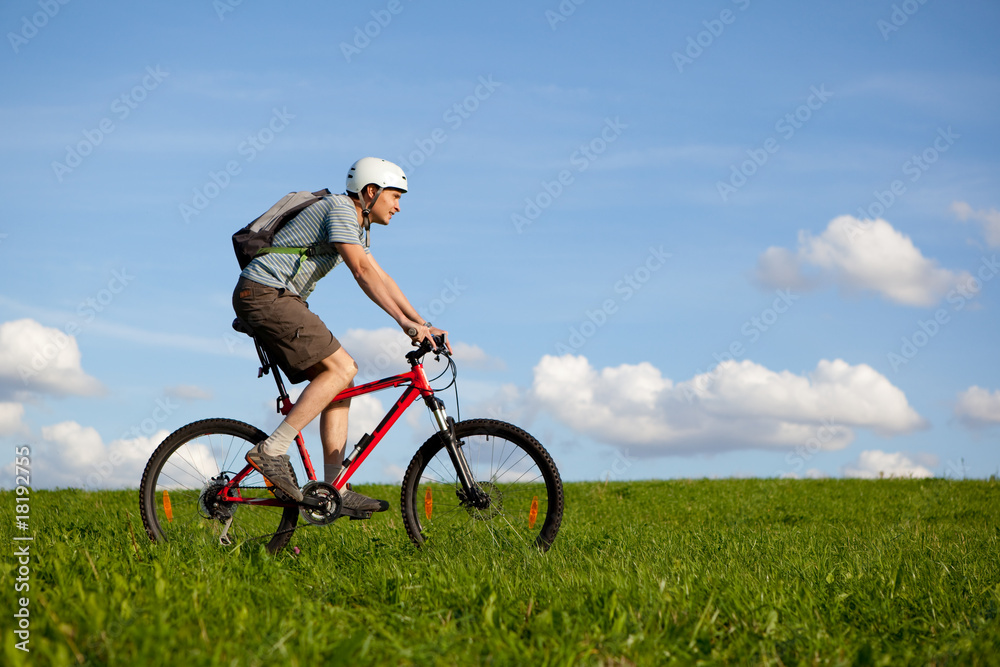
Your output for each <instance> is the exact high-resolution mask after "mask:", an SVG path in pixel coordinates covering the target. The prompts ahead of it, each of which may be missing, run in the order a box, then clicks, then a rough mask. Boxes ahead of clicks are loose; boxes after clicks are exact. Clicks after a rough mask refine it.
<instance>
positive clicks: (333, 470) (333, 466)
mask: <svg viewBox="0 0 1000 667" xmlns="http://www.w3.org/2000/svg"><path fill="white" fill-rule="evenodd" d="M343 469H344V466H342V465H340V464H339V463H324V464H323V478H324V479H325V480H326V483H327V484H333V482H334V480H336V479H337V475H339V474H340V471H341V470H343Z"/></svg>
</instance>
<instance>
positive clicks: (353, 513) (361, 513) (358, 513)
mask: <svg viewBox="0 0 1000 667" xmlns="http://www.w3.org/2000/svg"><path fill="white" fill-rule="evenodd" d="M374 513H375V510H356V509H351V508H350V507H344V508H342V509H341V510H340V515H341V516H348V517H350V518H351V521H361V520H364V519H370V518H372V514H374Z"/></svg>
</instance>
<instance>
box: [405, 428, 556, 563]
mask: <svg viewBox="0 0 1000 667" xmlns="http://www.w3.org/2000/svg"><path fill="white" fill-rule="evenodd" d="M455 435H456V437H457V439H458V441H459V443H460V446H461V449H462V451H463V452H464V454H465V458H466V459H467V460H468V463H469V467H470V468H471V470H472V474H473V479H474V480H475V481H476V483H477V484H478V485H479V488H480V489H481V490H482V491H483V492H484V493H485V494H486V495H487V496H488V497H489V502H488V503H487V504H486V506H485V507H479V508H477V507H474V506H473V504H472V503H471V502H469V501H468V500H467V499H466V498H465V492H464V490H463V489H462V485H461V482H460V481H459V479H458V475H457V474H456V472H455V466H454V464H453V463H452V460H451V457H450V455H449V454H448V450H447V448H446V447H445V440H444V438H443V437H442V436H441V435H440V434H436V435H434V436H433V437H431V438H430V439H429V440H427V442H425V443H424V444H423V445H422V446H421V447H420V449H419V450H418V451H417V453H416V454H414V456H413V459H412V460H411V461H410V465H409V467H408V468H407V469H406V474H405V475H404V477H403V489H402V494H401V497H400V506H401V508H402V512H403V523H404V525H405V526H406V532H407V534H408V535H409V536H410V539H412V540H413V541H414V542H415V543H416V544H417V545H423V544H424V543H425V542H427V541H431V542H434V543H439V544H440V543H443V542H459V543H468V544H469V545H470V546H471V547H472V548H473V549H482V548H483V546H485V545H486V544H492V545H494V546H495V547H498V548H502V549H510V548H515V549H520V548H524V547H525V546H533V547H535V548H537V549H540V550H541V551H545V550H547V549H548V548H549V546H551V545H552V541H553V540H554V539H555V538H556V533H558V532H559V524H560V523H561V522H562V513H563V489H562V480H561V479H560V478H559V471H558V470H557V469H556V465H555V463H554V462H553V461H552V457H551V456H549V453H548V452H547V451H545V448H544V447H542V445H541V444H540V443H539V442H538V441H537V440H535V439H534V438H533V437H532V436H531V435H529V434H528V433H526V432H525V431H523V430H521V429H520V428H518V427H516V426H513V425H511V424H507V423H505V422H500V421H496V420H492V419H473V420H468V421H463V422H459V423H458V424H455Z"/></svg>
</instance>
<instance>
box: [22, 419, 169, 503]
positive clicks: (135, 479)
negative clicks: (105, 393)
mask: <svg viewBox="0 0 1000 667" xmlns="http://www.w3.org/2000/svg"><path fill="white" fill-rule="evenodd" d="M168 435H169V432H168V431H166V430H160V431H157V432H156V433H153V434H151V435H149V436H139V437H136V438H122V439H118V440H113V441H112V442H111V443H110V444H108V445H105V444H104V442H103V441H102V440H101V436H100V434H99V433H98V432H97V430H96V429H95V428H93V427H90V426H82V425H80V424H78V423H76V422H74V421H66V422H60V423H58V424H53V425H52V426H44V427H42V442H41V443H40V444H39V445H38V446H37V447H36V449H37V450H38V451H39V455H37V456H35V457H34V459H33V462H34V463H35V465H36V467H37V468H38V478H39V480H40V482H41V484H40V485H44V486H47V487H54V486H71V487H78V488H82V487H87V488H120V487H129V486H131V487H137V486H138V485H139V481H140V479H141V477H142V471H143V469H144V468H145V467H146V462H147V461H148V460H149V457H150V455H151V454H152V453H153V450H154V449H156V447H157V446H158V445H159V444H160V443H161V442H162V441H163V439H164V438H166V437H167V436H168Z"/></svg>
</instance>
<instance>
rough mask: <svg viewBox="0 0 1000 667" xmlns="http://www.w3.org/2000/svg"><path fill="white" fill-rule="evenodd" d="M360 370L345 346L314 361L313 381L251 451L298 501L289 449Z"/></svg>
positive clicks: (251, 459)
mask: <svg viewBox="0 0 1000 667" xmlns="http://www.w3.org/2000/svg"><path fill="white" fill-rule="evenodd" d="M357 372H358V367H357V364H355V363H354V359H352V358H351V355H349V354H348V353H347V352H346V351H345V350H344V348H338V349H337V351H336V352H334V353H333V354H331V355H330V356H328V357H327V358H325V359H323V360H322V361H320V362H319V363H317V364H314V365H313V366H312V367H311V368H310V369H309V372H308V377H309V378H310V381H309V384H308V385H307V386H306V388H305V389H304V390H303V391H302V394H301V395H300V396H299V399H298V400H297V401H296V402H295V405H294V406H292V409H291V411H290V412H289V413H288V415H287V416H286V417H285V420H284V421H283V422H281V424H279V425H278V428H276V429H275V430H274V433H272V434H271V435H270V436H269V437H268V438H267V439H266V440H264V441H263V442H261V443H260V444H259V445H257V446H256V447H254V448H253V449H251V450H250V452H249V453H248V454H247V461H248V462H249V463H250V464H251V465H252V466H253V467H254V468H256V469H257V470H258V471H260V472H261V474H263V475H264V476H265V477H266V478H268V479H269V480H270V481H271V482H272V483H273V484H274V485H275V486H277V487H278V488H279V489H281V490H282V491H284V492H285V493H286V494H288V495H289V496H291V497H292V498H294V499H295V500H297V501H301V500H302V492H301V491H299V489H298V488H297V487H296V486H295V484H294V483H293V482H292V479H291V475H290V473H288V472H287V469H288V468H287V467H288V466H289V462H288V458H287V455H286V452H287V451H288V448H289V447H290V446H291V444H292V441H293V440H294V439H295V436H296V434H298V432H299V431H301V430H302V429H304V428H305V427H306V426H307V425H308V424H309V422H311V421H312V420H313V419H315V418H316V416H317V415H319V414H320V413H321V412H322V411H323V410H324V409H325V408H327V407H328V406H329V405H330V401H332V400H333V398H334V397H335V396H336V395H337V394H338V393H340V392H341V391H343V390H344V389H345V388H347V386H348V385H349V384H350V383H351V381H352V380H353V379H354V376H355V374H356V373H357ZM345 439H346V438H345ZM341 449H343V447H341Z"/></svg>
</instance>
